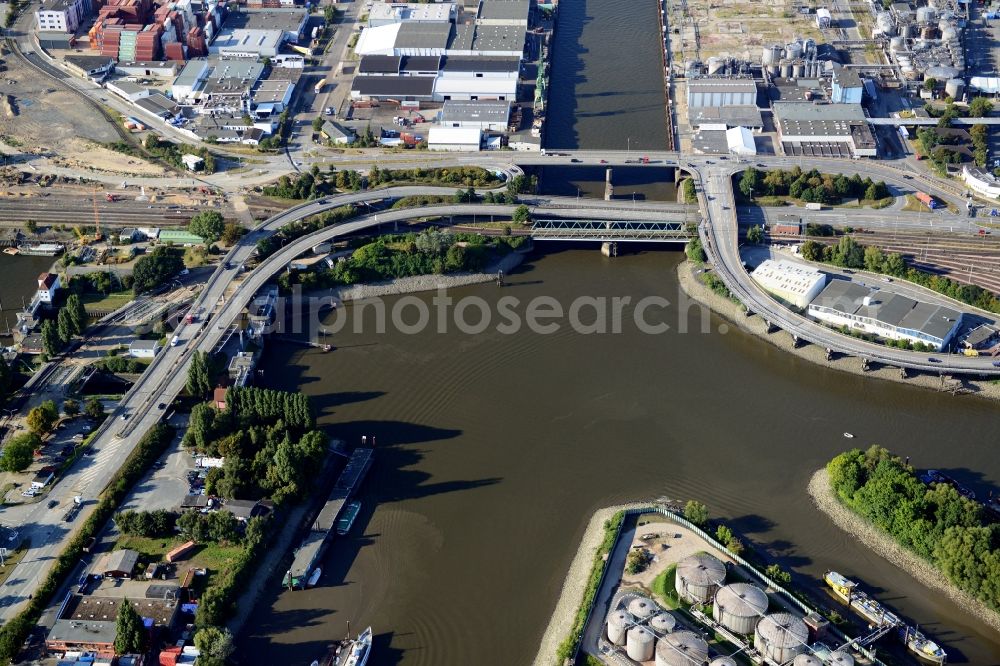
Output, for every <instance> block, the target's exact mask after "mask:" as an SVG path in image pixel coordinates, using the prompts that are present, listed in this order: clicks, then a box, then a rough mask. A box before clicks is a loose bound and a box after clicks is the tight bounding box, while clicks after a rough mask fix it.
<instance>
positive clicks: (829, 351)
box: [826, 347, 833, 361]
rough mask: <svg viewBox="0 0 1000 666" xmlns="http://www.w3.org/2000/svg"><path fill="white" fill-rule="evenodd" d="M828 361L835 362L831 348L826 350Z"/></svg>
mask: <svg viewBox="0 0 1000 666" xmlns="http://www.w3.org/2000/svg"><path fill="white" fill-rule="evenodd" d="M826 360H828V361H832V360H833V350H832V349H830V348H829V347H827V348H826Z"/></svg>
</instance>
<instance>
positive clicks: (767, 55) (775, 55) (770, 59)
mask: <svg viewBox="0 0 1000 666" xmlns="http://www.w3.org/2000/svg"><path fill="white" fill-rule="evenodd" d="M782 50H783V49H782V48H781V45H780V44H772V45H771V46H765V47H764V48H763V50H762V51H761V53H760V64H762V65H764V66H765V67H766V66H768V65H774V64H775V63H777V62H778V61H779V60H781V53H782Z"/></svg>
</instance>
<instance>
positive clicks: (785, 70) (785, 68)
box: [781, 60, 792, 79]
mask: <svg viewBox="0 0 1000 666" xmlns="http://www.w3.org/2000/svg"><path fill="white" fill-rule="evenodd" d="M781 78H783V79H790V78H792V63H790V62H788V61H787V60H782V61H781Z"/></svg>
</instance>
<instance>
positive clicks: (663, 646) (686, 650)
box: [656, 631, 708, 666]
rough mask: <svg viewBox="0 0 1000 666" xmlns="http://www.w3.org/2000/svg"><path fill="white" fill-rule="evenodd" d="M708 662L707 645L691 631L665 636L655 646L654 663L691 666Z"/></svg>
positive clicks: (668, 665)
mask: <svg viewBox="0 0 1000 666" xmlns="http://www.w3.org/2000/svg"><path fill="white" fill-rule="evenodd" d="M706 661H708V643H706V642H705V641H704V639H702V637H701V636H699V635H698V634H696V633H694V632H693V631H678V632H677V633H673V634H667V635H666V636H664V637H663V638H661V639H660V640H659V642H658V643H657V644H656V662H657V663H658V664H665V665H667V666H675V665H676V666H691V665H692V664H701V663H704V662H706Z"/></svg>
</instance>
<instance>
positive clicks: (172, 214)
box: [0, 200, 197, 227]
mask: <svg viewBox="0 0 1000 666" xmlns="http://www.w3.org/2000/svg"><path fill="white" fill-rule="evenodd" d="M0 207H2V208H3V212H4V215H3V217H4V219H3V221H4V222H5V223H7V224H5V225H0V226H15V227H20V226H21V225H23V224H24V223H26V222H27V221H28V220H33V221H35V222H37V223H39V224H43V225H46V224H66V225H70V226H75V225H78V224H79V225H93V223H94V219H93V214H92V212H91V210H90V208H88V207H86V206H84V207H82V208H81V207H76V208H68V207H67V208H63V209H60V208H46V207H43V206H37V205H25V204H20V203H15V204H11V203H10V202H7V201H4V200H0ZM196 212H197V211H196V210H171V211H165V210H156V209H152V210H149V209H144V210H102V211H101V212H100V219H101V226H108V227H131V226H186V225H187V224H188V222H189V221H190V220H191V216H192V215H194V214H195V213H196Z"/></svg>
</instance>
